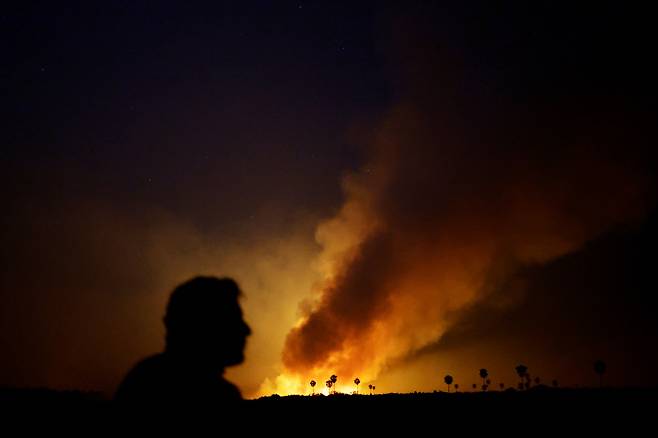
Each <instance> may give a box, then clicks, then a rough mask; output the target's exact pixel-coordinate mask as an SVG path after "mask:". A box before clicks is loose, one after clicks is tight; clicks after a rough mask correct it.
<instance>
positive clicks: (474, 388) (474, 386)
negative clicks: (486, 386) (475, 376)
mask: <svg viewBox="0 0 658 438" xmlns="http://www.w3.org/2000/svg"><path fill="white" fill-rule="evenodd" d="M477 388H478V384H477V383H474V384H473V391H475V390H476V389H477Z"/></svg>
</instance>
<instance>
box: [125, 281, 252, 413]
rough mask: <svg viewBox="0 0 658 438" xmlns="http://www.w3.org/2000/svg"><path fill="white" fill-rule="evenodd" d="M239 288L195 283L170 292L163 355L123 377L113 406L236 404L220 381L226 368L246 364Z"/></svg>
mask: <svg viewBox="0 0 658 438" xmlns="http://www.w3.org/2000/svg"><path fill="white" fill-rule="evenodd" d="M240 295H241V291H240V288H239V287H238V285H237V283H236V282H235V281H233V280H232V279H230V278H215V277H196V278H193V279H191V280H189V281H187V282H185V283H183V284H181V285H179V286H178V287H177V288H176V289H174V291H173V292H172V294H171V296H170V298H169V303H168V305H167V310H166V313H165V317H164V324H165V328H166V331H167V333H166V347H165V351H164V353H161V354H157V355H155V356H151V357H150V358H147V359H145V360H143V361H142V362H140V363H138V364H137V365H136V366H135V367H134V368H133V369H132V370H131V371H130V372H129V373H128V375H127V376H126V378H125V379H124V381H123V382H122V383H121V385H120V386H119V389H118V391H117V394H116V398H117V400H125V401H145V400H151V401H155V402H158V403H163V402H170V401H171V402H173V403H181V402H182V401H183V400H188V402H189V401H190V400H195V401H201V402H206V401H225V400H234V399H240V398H241V397H240V393H239V391H238V389H237V388H236V387H235V386H233V385H232V384H230V383H229V382H227V381H226V380H224V379H223V378H222V377H221V374H222V373H223V371H224V368H225V367H227V366H231V365H237V364H239V363H242V361H243V360H244V347H245V343H246V339H247V336H249V334H251V329H250V328H249V326H248V325H247V323H246V322H245V321H244V319H243V318H242V309H241V308H240V304H239V301H238V300H239V298H240Z"/></svg>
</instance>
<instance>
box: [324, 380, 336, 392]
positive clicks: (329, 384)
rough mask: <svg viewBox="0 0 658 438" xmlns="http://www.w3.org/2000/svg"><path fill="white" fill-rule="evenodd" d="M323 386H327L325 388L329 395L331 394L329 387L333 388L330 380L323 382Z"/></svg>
mask: <svg viewBox="0 0 658 438" xmlns="http://www.w3.org/2000/svg"><path fill="white" fill-rule="evenodd" d="M324 384H325V385H327V388H329V394H331V387H332V386H333V384H334V382H332V381H331V380H327V381H326V382H324Z"/></svg>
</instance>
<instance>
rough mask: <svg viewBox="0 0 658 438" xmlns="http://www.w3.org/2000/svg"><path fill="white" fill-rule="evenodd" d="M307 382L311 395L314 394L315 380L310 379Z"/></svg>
mask: <svg viewBox="0 0 658 438" xmlns="http://www.w3.org/2000/svg"><path fill="white" fill-rule="evenodd" d="M309 384H310V385H311V390H312V391H313V395H315V380H311V381H310V382H309Z"/></svg>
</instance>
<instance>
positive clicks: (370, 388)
mask: <svg viewBox="0 0 658 438" xmlns="http://www.w3.org/2000/svg"><path fill="white" fill-rule="evenodd" d="M368 389H369V390H370V395H372V384H370V385H368Z"/></svg>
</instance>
